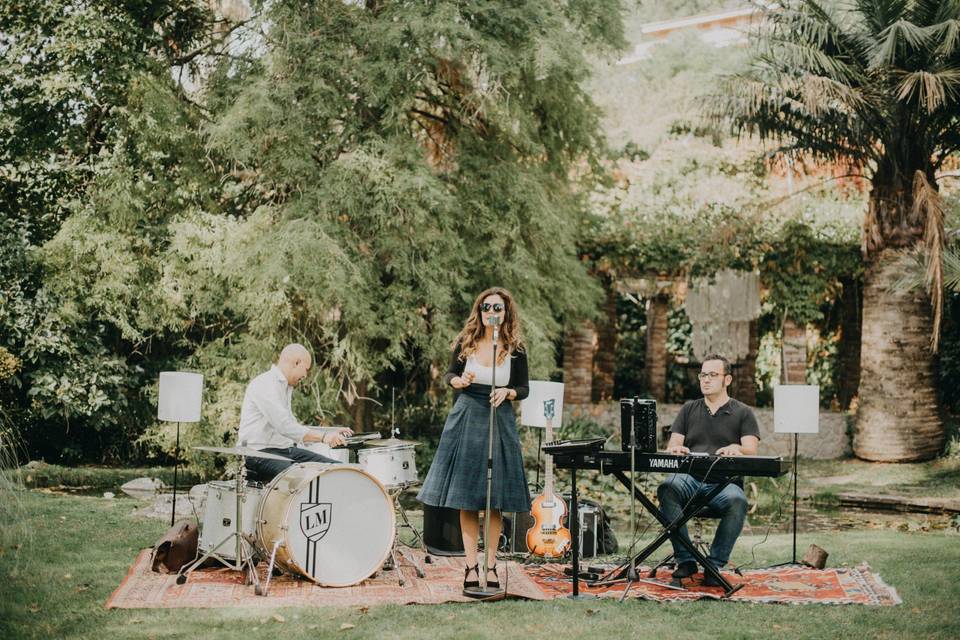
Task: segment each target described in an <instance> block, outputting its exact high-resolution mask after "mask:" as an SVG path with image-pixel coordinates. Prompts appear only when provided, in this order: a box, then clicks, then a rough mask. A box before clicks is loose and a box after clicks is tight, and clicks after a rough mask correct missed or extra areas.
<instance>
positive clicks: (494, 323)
mask: <svg viewBox="0 0 960 640" xmlns="http://www.w3.org/2000/svg"><path fill="white" fill-rule="evenodd" d="M487 324H489V325H490V326H491V327H493V339H494V340H496V339H497V335H498V334H499V331H498V330H497V328H498V327H499V326H500V316H490V317H489V318H487Z"/></svg>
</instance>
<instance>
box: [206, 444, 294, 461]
mask: <svg viewBox="0 0 960 640" xmlns="http://www.w3.org/2000/svg"><path fill="white" fill-rule="evenodd" d="M193 448H194V449H197V450H198V451H210V452H211V453H224V454H226V455H228V456H245V457H247V458H265V459H266V460H287V461H289V460H290V458H285V457H284V456H278V455H277V454H275V453H267V452H266V451H260V450H259V449H253V448H251V447H193Z"/></svg>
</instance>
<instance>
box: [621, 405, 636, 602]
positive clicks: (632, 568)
mask: <svg viewBox="0 0 960 640" xmlns="http://www.w3.org/2000/svg"><path fill="white" fill-rule="evenodd" d="M636 484H637V404H636V402H634V403H633V404H632V405H631V407H630V553H629V554H628V557H631V558H632V557H633V547H634V545H635V544H636V543H637V518H636V516H635V509H636V504H637V490H636ZM639 579H640V576H639V575H637V566H636V565H635V564H633V562H632V561H631V562H630V564H629V565H628V566H627V588H626V589H624V590H623V594H622V595H621V596H620V602H623V600H624V598H626V597H627V593H629V592H630V587H632V586H633V583H634V582H636V581H637V580H639Z"/></svg>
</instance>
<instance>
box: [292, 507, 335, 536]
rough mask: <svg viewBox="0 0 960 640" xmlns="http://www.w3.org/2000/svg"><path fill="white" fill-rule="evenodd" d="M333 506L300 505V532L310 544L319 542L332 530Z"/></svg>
mask: <svg viewBox="0 0 960 640" xmlns="http://www.w3.org/2000/svg"><path fill="white" fill-rule="evenodd" d="M332 512H333V505H332V504H331V503H329V502H320V503H303V504H301V505H300V531H302V532H303V535H305V536H306V537H307V540H309V541H310V542H317V541H318V540H321V539H322V538H323V536H325V535H327V531H329V530H330V520H331V518H332V515H331V514H332Z"/></svg>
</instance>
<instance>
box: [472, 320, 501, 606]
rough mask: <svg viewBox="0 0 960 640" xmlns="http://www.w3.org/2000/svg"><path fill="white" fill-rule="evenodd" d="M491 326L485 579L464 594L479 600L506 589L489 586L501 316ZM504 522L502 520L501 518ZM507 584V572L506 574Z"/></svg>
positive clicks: (493, 598)
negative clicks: (491, 359) (491, 501)
mask: <svg viewBox="0 0 960 640" xmlns="http://www.w3.org/2000/svg"><path fill="white" fill-rule="evenodd" d="M490 326H491V327H493V362H492V363H491V367H490V374H491V376H490V425H489V428H488V431H487V504H486V509H485V510H484V512H483V537H484V540H485V543H484V545H483V581H482V583H481V585H480V586H479V587H467V588H466V589H464V590H463V595H465V596H468V597H470V598H477V599H478V600H488V601H492V600H503V599H504V598H505V597H506V589H504V590H500V589H491V588H490V587H488V586H487V573H489V572H490V564H489V563H490V556H489V553H490V494H491V493H492V492H493V434H494V430H495V428H496V414H497V408H496V407H494V406H493V392H494V391H496V389H497V339H498V338H499V333H500V331H499V328H498V327H499V326H500V316H490ZM501 522H502V520H501ZM493 553H494V557H496V553H497V541H496V540H494V541H493ZM494 565H496V561H494ZM504 584H506V573H505V574H504Z"/></svg>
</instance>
